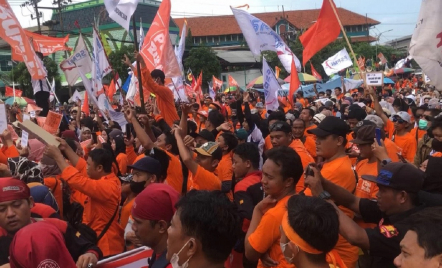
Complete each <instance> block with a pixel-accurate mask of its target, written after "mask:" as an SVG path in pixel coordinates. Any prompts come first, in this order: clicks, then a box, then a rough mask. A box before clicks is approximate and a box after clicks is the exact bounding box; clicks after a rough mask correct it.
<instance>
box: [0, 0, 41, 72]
mask: <svg viewBox="0 0 442 268" xmlns="http://www.w3.org/2000/svg"><path fill="white" fill-rule="evenodd" d="M0 38H2V39H3V40H5V41H6V42H7V43H8V44H9V45H10V46H11V51H12V52H13V53H16V54H21V55H22V58H23V62H24V63H25V64H26V67H27V68H28V71H29V74H30V75H31V77H32V79H35V80H38V79H44V78H45V77H46V76H47V73H46V70H45V68H44V65H43V62H42V61H41V60H40V59H39V58H38V57H37V55H36V54H35V51H34V48H33V47H32V46H31V43H30V42H29V40H28V37H27V36H26V33H25V31H24V30H23V28H22V27H21V26H20V23H19V21H18V20H17V17H16V16H15V14H14V11H13V10H12V8H11V7H10V6H9V3H8V1H7V0H0Z"/></svg>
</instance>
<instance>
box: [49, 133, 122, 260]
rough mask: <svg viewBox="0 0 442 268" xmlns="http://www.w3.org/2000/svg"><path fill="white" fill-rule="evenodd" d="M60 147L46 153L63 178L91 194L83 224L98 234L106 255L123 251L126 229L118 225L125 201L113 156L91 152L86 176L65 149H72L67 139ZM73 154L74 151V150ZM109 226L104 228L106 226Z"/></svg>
mask: <svg viewBox="0 0 442 268" xmlns="http://www.w3.org/2000/svg"><path fill="white" fill-rule="evenodd" d="M57 140H58V141H59V142H60V145H59V147H58V148H57V147H56V146H54V145H51V146H48V147H47V149H46V151H45V155H47V156H48V157H50V158H52V159H54V160H55V161H56V162H57V165H58V166H59V168H60V170H61V171H62V173H61V177H62V179H63V180H64V181H65V182H66V183H67V184H68V185H69V187H71V188H72V189H75V190H77V191H79V192H81V193H83V194H84V195H86V196H87V198H86V200H85V201H84V213H83V223H84V224H86V225H87V226H89V227H90V228H91V229H92V230H94V231H95V233H96V234H97V238H99V240H98V244H97V245H98V247H99V248H100V249H101V251H102V252H103V255H104V256H111V255H115V254H119V253H121V252H123V250H124V238H123V229H122V228H121V226H120V225H119V224H118V215H117V214H118V210H119V205H120V201H121V183H120V180H119V179H118V177H117V176H115V174H113V173H112V159H111V156H110V155H109V153H108V152H107V151H106V150H104V149H95V150H93V151H91V152H90V154H89V158H88V160H87V174H88V176H84V175H83V174H81V173H80V172H79V171H78V170H77V169H76V168H74V167H72V166H70V165H69V164H68V163H67V162H66V161H65V159H64V157H63V154H62V153H61V151H72V149H71V148H70V147H69V146H68V145H67V143H66V141H64V140H62V139H60V138H57ZM70 153H72V152H70ZM108 223H110V225H109V228H108V229H107V230H105V231H104V229H105V226H106V225H108Z"/></svg>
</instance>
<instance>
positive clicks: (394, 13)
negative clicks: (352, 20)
mask: <svg viewBox="0 0 442 268" xmlns="http://www.w3.org/2000/svg"><path fill="white" fill-rule="evenodd" d="M141 1H143V0H140V2H141ZM334 1H335V4H336V6H338V7H342V8H345V9H348V10H350V11H353V12H356V13H359V14H362V15H365V14H368V17H370V18H372V19H375V20H378V21H380V22H381V24H380V25H377V26H376V27H373V28H372V29H370V34H371V35H372V36H377V35H379V34H381V33H382V34H381V36H380V43H384V42H386V41H388V40H391V39H396V38H399V37H402V36H405V35H410V34H413V28H414V24H415V23H416V21H417V17H418V14H419V9H420V3H421V1H420V0H390V1H389V0H334ZM8 2H9V3H10V4H11V6H12V7H13V9H14V12H15V14H16V16H17V17H18V19H19V21H20V23H21V24H22V26H23V27H29V26H34V25H37V22H36V20H31V17H30V14H31V11H32V10H30V9H31V8H26V7H25V8H20V6H19V5H20V3H23V2H24V0H9V1H8ZM52 2H53V1H52V0H42V1H41V2H40V3H39V6H42V7H48V6H51V3H52ZM79 2H84V1H82V0H73V3H79ZM221 2H222V3H221ZM242 3H244V4H245V3H247V4H249V5H250V9H249V12H251V13H257V12H266V11H267V12H268V11H282V6H284V9H285V10H302V9H315V8H321V6H322V0H273V1H268V0H244V2H241V1H238V0H223V1H220V0H172V17H195V16H210V15H226V14H229V15H230V14H232V13H231V11H230V8H229V5H232V6H238V5H240V4H242ZM42 12H43V16H44V18H43V20H49V19H50V18H51V14H52V11H50V10H42ZM389 30H391V31H389ZM386 31H389V32H386Z"/></svg>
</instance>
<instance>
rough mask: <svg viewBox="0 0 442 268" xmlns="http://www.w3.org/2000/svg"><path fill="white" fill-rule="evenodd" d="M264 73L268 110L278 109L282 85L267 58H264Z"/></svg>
mask: <svg viewBox="0 0 442 268" xmlns="http://www.w3.org/2000/svg"><path fill="white" fill-rule="evenodd" d="M262 74H263V88H264V96H265V105H266V109H267V111H277V110H278V107H279V102H278V90H279V89H281V86H280V85H279V83H278V80H276V77H275V74H274V73H273V70H272V69H271V68H270V67H269V65H268V64H267V61H266V59H265V58H263V59H262Z"/></svg>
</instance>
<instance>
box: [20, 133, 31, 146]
mask: <svg viewBox="0 0 442 268" xmlns="http://www.w3.org/2000/svg"><path fill="white" fill-rule="evenodd" d="M28 137H29V134H28V132H26V131H24V130H22V131H21V140H20V144H21V147H22V148H26V147H27V146H28Z"/></svg>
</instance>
